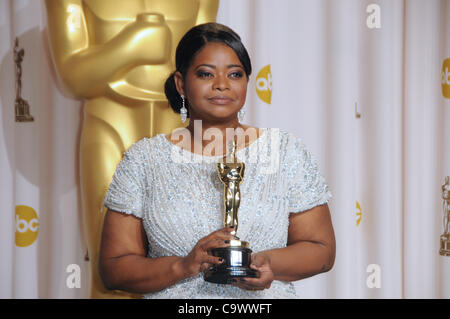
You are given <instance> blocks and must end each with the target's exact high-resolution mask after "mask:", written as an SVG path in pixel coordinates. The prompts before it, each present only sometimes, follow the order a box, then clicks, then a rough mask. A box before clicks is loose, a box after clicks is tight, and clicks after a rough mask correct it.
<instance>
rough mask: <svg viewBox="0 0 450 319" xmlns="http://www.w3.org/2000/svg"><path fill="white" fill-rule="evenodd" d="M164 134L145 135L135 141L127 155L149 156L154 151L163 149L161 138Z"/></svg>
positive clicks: (126, 152) (125, 153)
mask: <svg viewBox="0 0 450 319" xmlns="http://www.w3.org/2000/svg"><path fill="white" fill-rule="evenodd" d="M162 138H164V134H162V133H161V134H157V135H155V136H153V137H144V138H142V139H140V140H138V141H136V142H135V143H133V144H132V145H131V146H130V147H129V148H128V149H127V150H126V151H125V152H124V155H127V156H133V157H135V156H149V155H151V154H152V153H154V152H159V151H160V150H161V149H163V145H162V143H161V139H162Z"/></svg>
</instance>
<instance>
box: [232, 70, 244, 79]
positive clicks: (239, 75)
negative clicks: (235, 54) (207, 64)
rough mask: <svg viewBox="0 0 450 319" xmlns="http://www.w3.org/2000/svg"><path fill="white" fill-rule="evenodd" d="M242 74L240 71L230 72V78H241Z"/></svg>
mask: <svg viewBox="0 0 450 319" xmlns="http://www.w3.org/2000/svg"><path fill="white" fill-rule="evenodd" d="M243 76H244V74H243V73H242V72H241V71H236V72H233V73H231V74H230V77H232V78H242V77H243Z"/></svg>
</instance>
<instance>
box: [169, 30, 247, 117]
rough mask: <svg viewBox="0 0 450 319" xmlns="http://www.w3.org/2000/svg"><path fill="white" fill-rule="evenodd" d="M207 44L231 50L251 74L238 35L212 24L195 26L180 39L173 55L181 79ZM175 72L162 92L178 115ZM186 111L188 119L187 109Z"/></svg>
mask: <svg viewBox="0 0 450 319" xmlns="http://www.w3.org/2000/svg"><path fill="white" fill-rule="evenodd" d="M209 42H221V43H224V44H226V45H228V46H229V47H230V48H232V49H233V51H234V52H235V53H236V55H237V56H238V58H239V61H240V62H241V63H242V66H243V67H244V71H245V73H246V75H247V77H249V76H250V74H251V73H252V65H251V62H250V57H249V55H248V52H247V50H246V49H245V47H244V45H243V44H242V42H241V38H240V37H239V35H238V34H237V33H236V32H234V31H233V30H231V29H230V28H229V27H227V26H225V25H223V24H219V23H213V22H211V23H205V24H200V25H198V26H195V27H193V28H192V29H190V30H189V31H188V32H187V33H186V34H185V35H184V36H183V37H182V38H181V40H180V42H179V43H178V46H177V50H176V53H175V65H176V70H175V72H176V71H179V72H180V73H181V75H182V76H183V78H184V77H186V73H187V70H188V69H189V67H190V66H191V64H192V61H193V60H194V57H195V55H196V54H197V53H198V52H199V51H200V50H201V49H202V48H203V47H204V46H205V45H206V44H207V43H209ZM175 72H173V73H172V74H171V75H170V76H169V78H168V79H167V80H166V83H165V86H164V92H165V94H166V97H167V99H168V100H169V104H170V106H171V107H172V109H173V110H174V111H175V112H176V113H180V109H181V104H182V100H181V97H180V94H179V93H178V91H177V89H176V86H175V79H174V74H175ZM187 105H188V104H187V103H186V106H187ZM187 109H188V113H187V116H188V117H189V108H188V107H187Z"/></svg>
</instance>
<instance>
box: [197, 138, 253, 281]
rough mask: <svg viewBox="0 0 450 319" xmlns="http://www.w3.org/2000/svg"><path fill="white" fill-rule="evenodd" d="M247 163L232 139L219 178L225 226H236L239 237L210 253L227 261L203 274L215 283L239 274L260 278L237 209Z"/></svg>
mask: <svg viewBox="0 0 450 319" xmlns="http://www.w3.org/2000/svg"><path fill="white" fill-rule="evenodd" d="M244 171H245V163H243V162H238V160H237V158H236V142H235V141H232V146H231V152H230V154H229V156H227V155H225V156H224V157H223V158H222V160H221V161H220V162H219V163H217V172H218V175H219V179H220V181H221V182H222V183H223V184H224V207H225V213H224V220H223V224H224V227H234V230H233V231H232V233H231V234H232V235H234V236H235V237H236V239H234V240H231V241H230V247H225V248H214V249H212V250H211V254H212V255H213V256H216V257H221V258H223V259H224V262H223V263H222V264H220V265H215V266H212V267H210V268H209V269H208V270H206V271H205V273H204V279H205V280H206V281H208V282H212V283H216V284H230V283H231V282H232V280H233V278H236V277H258V275H257V272H256V271H255V270H253V269H251V268H250V263H251V253H252V251H251V249H250V248H249V244H248V242H246V241H243V240H240V239H239V238H238V237H237V236H236V234H237V230H238V211H239V206H240V203H241V191H240V185H241V183H242V180H243V179H244Z"/></svg>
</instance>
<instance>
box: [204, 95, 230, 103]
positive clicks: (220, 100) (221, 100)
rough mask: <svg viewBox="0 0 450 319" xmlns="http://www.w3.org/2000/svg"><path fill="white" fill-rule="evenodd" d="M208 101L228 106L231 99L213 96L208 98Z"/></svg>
mask: <svg viewBox="0 0 450 319" xmlns="http://www.w3.org/2000/svg"><path fill="white" fill-rule="evenodd" d="M208 101H209V102H210V103H212V104H218V105H224V104H229V103H231V102H232V101H233V99H231V98H229V97H226V96H214V97H210V98H208Z"/></svg>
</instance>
